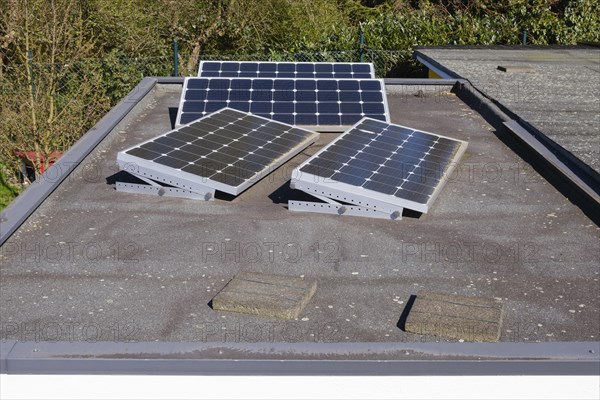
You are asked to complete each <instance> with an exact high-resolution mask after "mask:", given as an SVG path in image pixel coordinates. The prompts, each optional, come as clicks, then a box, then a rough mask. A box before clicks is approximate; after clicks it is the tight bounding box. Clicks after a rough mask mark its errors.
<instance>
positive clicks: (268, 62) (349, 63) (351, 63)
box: [197, 60, 376, 79]
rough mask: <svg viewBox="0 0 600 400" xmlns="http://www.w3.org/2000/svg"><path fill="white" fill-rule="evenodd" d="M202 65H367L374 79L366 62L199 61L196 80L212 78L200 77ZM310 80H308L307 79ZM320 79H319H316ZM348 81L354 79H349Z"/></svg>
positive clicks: (372, 66) (372, 72) (372, 74)
mask: <svg viewBox="0 0 600 400" xmlns="http://www.w3.org/2000/svg"><path fill="white" fill-rule="evenodd" d="M204 63H240V64H241V63H252V64H294V65H296V64H312V65H316V64H331V65H334V64H347V65H357V64H360V65H365V64H366V65H368V66H369V72H370V73H371V78H373V79H376V77H375V66H374V65H373V63H366V62H362V63H361V62H344V61H342V62H328V61H315V62H310V61H301V62H294V61H247V60H246V61H236V60H201V61H200V63H199V64H198V75H197V77H198V78H213V77H212V76H202V71H203V70H202V65H204ZM332 78H333V79H337V78H335V77H332ZM309 79H310V78H309ZM318 79H320V78H318ZM349 79H354V78H349ZM359 79H365V78H359Z"/></svg>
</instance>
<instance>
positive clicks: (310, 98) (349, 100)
mask: <svg viewBox="0 0 600 400" xmlns="http://www.w3.org/2000/svg"><path fill="white" fill-rule="evenodd" d="M223 107H229V108H232V109H236V110H239V111H243V112H249V113H252V114H254V115H259V116H261V117H264V118H269V119H273V120H275V121H279V122H283V123H286V124H290V125H295V126H300V127H304V128H306V129H310V130H316V131H343V130H345V129H346V128H348V127H350V126H352V125H354V124H355V123H357V122H358V121H360V120H361V119H362V118H364V117H369V118H373V119H378V120H381V121H386V122H387V121H389V120H390V117H389V109H388V104H387V97H386V92H385V84H384V81H383V80H382V79H288V78H281V79H271V78H186V79H185V81H184V85H183V90H182V93H181V100H180V103H179V109H178V112H177V119H176V125H177V126H179V125H183V124H186V123H189V122H192V121H194V120H196V119H198V118H201V117H203V116H205V115H208V114H210V113H212V112H214V111H215V110H218V109H221V108H223Z"/></svg>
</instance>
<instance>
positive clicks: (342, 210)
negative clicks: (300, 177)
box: [288, 191, 403, 220]
mask: <svg viewBox="0 0 600 400" xmlns="http://www.w3.org/2000/svg"><path fill="white" fill-rule="evenodd" d="M303 192H304V193H307V194H310V195H311V196H313V197H315V198H317V199H319V200H321V201H320V202H319V201H300V200H289V201H288V210H290V211H299V212H314V213H321V214H334V215H350V216H353V217H368V218H379V219H391V220H399V219H402V212H403V208H399V209H398V210H395V211H392V212H387V211H382V210H376V209H374V208H370V207H365V206H357V205H351V204H342V203H339V202H337V201H335V200H333V199H330V198H329V197H325V196H320V195H317V194H315V193H309V192H305V191H303Z"/></svg>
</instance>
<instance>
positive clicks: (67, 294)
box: [0, 84, 600, 342]
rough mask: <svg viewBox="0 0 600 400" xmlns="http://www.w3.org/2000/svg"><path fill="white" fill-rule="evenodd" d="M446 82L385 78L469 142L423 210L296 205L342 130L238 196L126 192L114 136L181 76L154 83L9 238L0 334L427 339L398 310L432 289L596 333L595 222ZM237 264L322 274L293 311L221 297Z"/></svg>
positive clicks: (174, 91) (558, 331) (160, 128)
mask: <svg viewBox="0 0 600 400" xmlns="http://www.w3.org/2000/svg"><path fill="white" fill-rule="evenodd" d="M449 89H450V88H449V87H441V86H433V87H421V88H417V87H414V86H388V100H389V105H390V112H391V117H392V120H393V122H395V123H400V124H402V125H407V126H411V127H415V128H418V129H422V130H426V131H431V132H434V133H439V134H442V135H446V136H449V137H455V138H457V139H461V140H466V141H468V142H469V147H468V149H467V153H466V154H465V156H464V157H463V159H462V162H461V164H460V166H458V167H457V170H456V173H455V174H454V176H453V177H451V178H450V180H449V182H448V183H447V184H446V186H445V187H444V189H443V191H442V193H441V194H440V196H439V197H438V199H437V201H436V202H435V204H434V206H433V207H432V209H431V210H430V212H429V213H428V214H426V215H416V214H410V213H409V215H405V216H404V218H403V219H402V220H401V221H386V220H377V219H367V218H359V217H340V216H328V215H321V214H308V213H307V214H303V213H292V212H290V211H288V210H287V209H286V208H285V205H286V203H287V200H288V199H291V198H298V197H296V196H300V194H298V193H295V192H292V191H290V189H289V179H290V175H291V171H292V169H293V168H294V167H295V166H297V165H298V164H300V163H301V162H302V161H304V160H306V159H307V157H308V156H310V155H311V154H314V153H315V152H316V151H317V150H319V149H320V148H322V146H324V145H325V144H326V143H328V142H329V141H331V140H332V139H333V138H334V137H336V135H337V134H335V133H323V134H321V138H320V139H319V141H318V142H317V143H316V144H315V145H313V146H310V147H309V148H307V149H306V150H305V151H304V152H303V153H301V154H300V155H298V156H296V157H294V158H292V159H291V160H290V161H288V162H287V163H286V164H285V165H283V166H282V167H280V168H279V169H277V170H276V171H274V172H273V173H272V174H271V175H269V176H267V177H266V178H264V179H263V180H261V181H259V182H258V183H257V184H256V185H254V186H252V187H251V188H250V189H249V190H247V191H246V192H244V193H242V194H241V195H240V196H238V197H235V198H231V197H229V196H225V195H222V196H220V197H219V196H217V199H216V200H215V201H213V202H201V201H197V200H185V199H176V198H166V197H154V196H149V195H142V194H127V193H121V192H116V191H115V190H114V176H113V175H114V174H115V173H116V172H117V171H116V154H117V152H118V151H120V150H122V149H125V148H127V147H129V146H132V145H134V144H136V143H138V142H140V141H142V140H145V139H148V138H151V137H153V136H156V135H158V134H160V133H163V132H165V131H166V130H169V129H170V128H171V126H172V125H173V124H174V117H175V115H176V109H177V106H178V102H179V97H180V91H181V85H176V84H174V85H168V84H160V85H157V86H156V87H155V88H154V89H153V90H152V92H150V93H149V94H148V95H147V96H146V97H145V98H144V99H143V100H142V102H141V103H140V104H139V105H138V106H136V108H134V110H133V111H132V112H131V113H130V116H129V117H128V118H127V119H126V120H124V121H123V122H122V123H120V124H119V125H117V127H116V128H115V129H113V131H112V132H111V133H110V134H109V135H108V136H107V137H106V138H105V139H104V140H103V141H102V143H101V144H100V145H99V146H98V147H97V148H96V149H95V150H94V151H93V152H92V153H91V154H90V155H89V156H87V158H86V159H85V160H84V162H83V163H82V164H81V165H79V166H78V167H77V168H76V169H75V171H74V172H73V173H72V174H71V175H70V176H69V177H68V178H67V179H66V180H65V181H64V182H63V183H62V184H61V185H60V186H59V187H58V188H57V189H56V190H55V191H54V192H53V193H52V194H51V195H50V196H49V197H48V198H47V199H46V201H44V202H43V203H42V205H41V206H40V207H39V208H38V209H37V210H36V211H35V212H34V213H33V214H32V215H31V216H30V217H29V218H28V219H27V221H26V222H25V223H24V224H23V225H22V226H21V227H20V228H19V230H18V231H17V232H16V233H15V234H14V235H13V236H12V237H10V238H9V239H8V241H7V242H6V243H5V244H4V245H3V247H2V250H1V256H2V263H1V265H0V272H1V279H0V319H1V320H2V324H3V331H2V335H3V337H2V338H3V339H16V340H21V341H23V340H25V341H27V340H34V336H35V335H39V336H36V337H37V338H38V339H39V340H44V339H46V340H47V339H48V337H49V335H56V332H57V328H58V332H59V333H58V334H59V335H60V337H58V338H57V339H58V340H62V341H65V340H67V341H78V340H85V339H86V338H90V337H91V338H92V339H94V340H105V341H111V340H118V341H126V340H130V339H134V340H140V341H154V340H160V341H183V340H185V341H208V342H236V341H262V342H312V341H319V342H332V341H334V342H343V341H352V342H361V341H370V342H377V341H398V342H418V341H424V340H435V338H424V337H421V336H419V335H415V334H410V333H406V332H404V331H402V330H400V329H399V328H398V327H397V323H398V321H399V318H400V315H401V313H402V311H403V308H404V306H405V305H406V303H407V301H408V300H409V297H410V295H412V294H416V293H417V292H418V291H420V290H428V291H443V292H448V293H458V294H463V295H471V296H474V295H478V296H485V297H497V298H501V299H503V301H504V303H505V307H506V308H505V311H506V313H505V322H504V327H503V329H502V334H501V341H504V342H511V341H524V342H533V341H595V340H597V335H598V331H600V321H599V320H598V318H597V316H598V312H599V309H600V301H599V297H598V293H599V292H600V283H599V282H598V279H599V278H600V276H599V273H600V272H599V271H598V265H597V262H598V257H599V251H600V248H599V246H598V239H599V232H600V231H599V229H598V227H597V226H596V225H595V224H594V223H593V222H592V221H590V220H589V219H588V218H587V217H586V216H585V215H584V213H583V212H582V211H581V210H580V209H579V208H577V207H576V206H574V205H573V204H571V203H570V202H569V201H568V200H567V199H566V198H565V197H564V196H563V195H562V194H561V193H560V192H558V191H557V190H556V189H555V188H554V187H553V186H551V185H550V184H549V183H547V182H546V181H545V180H544V179H543V178H542V177H541V176H540V175H539V174H538V173H537V172H536V171H535V170H534V169H532V168H531V167H530V166H529V164H528V163H527V162H525V161H524V160H522V159H520V158H519V157H518V156H517V155H516V154H515V153H514V152H513V150H511V148H509V147H508V146H507V145H506V144H505V143H504V142H503V141H502V140H501V138H499V137H498V136H496V134H495V132H493V130H492V128H491V127H490V126H489V125H488V124H487V123H486V122H485V121H484V120H483V119H482V118H481V116H479V115H478V114H476V113H475V112H474V111H472V110H471V109H470V108H469V107H467V106H466V105H465V104H464V103H462V102H461V101H460V100H459V99H458V98H457V97H455V96H454V95H453V94H450V93H448V90H449ZM419 90H421V91H420V92H419ZM239 271H256V272H263V273H274V274H287V275H293V276H305V277H311V278H316V279H317V281H318V288H317V292H316V294H315V296H314V297H313V300H312V301H311V303H310V304H309V305H308V307H307V308H306V310H305V312H304V313H303V315H302V317H301V319H299V320H298V321H281V320H272V319H266V318H264V319H263V318H258V317H254V316H249V315H238V314H231V313H224V312H218V311H214V310H212V309H211V308H210V306H209V305H208V303H209V302H210V300H211V299H212V298H213V297H214V296H215V294H216V293H217V292H218V291H219V290H220V289H221V288H222V287H223V286H224V285H225V284H226V283H227V282H228V281H229V280H230V279H231V278H232V277H233V276H234V275H235V274H236V273H237V272H239ZM52 337H53V338H54V336H52ZM466 340H468V338H466Z"/></svg>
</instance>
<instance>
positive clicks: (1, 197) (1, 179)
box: [0, 168, 20, 210]
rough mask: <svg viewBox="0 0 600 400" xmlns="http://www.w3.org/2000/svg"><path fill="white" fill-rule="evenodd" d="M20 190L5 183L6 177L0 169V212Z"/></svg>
mask: <svg viewBox="0 0 600 400" xmlns="http://www.w3.org/2000/svg"><path fill="white" fill-rule="evenodd" d="M19 192H20V190H19V189H18V188H15V187H13V186H12V185H10V184H9V183H8V182H6V176H5V175H4V172H3V171H2V168H0V210H3V209H4V208H5V207H6V206H7V205H8V204H9V203H10V202H11V201H12V200H13V199H14V198H15V197H17V196H18V194H19Z"/></svg>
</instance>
